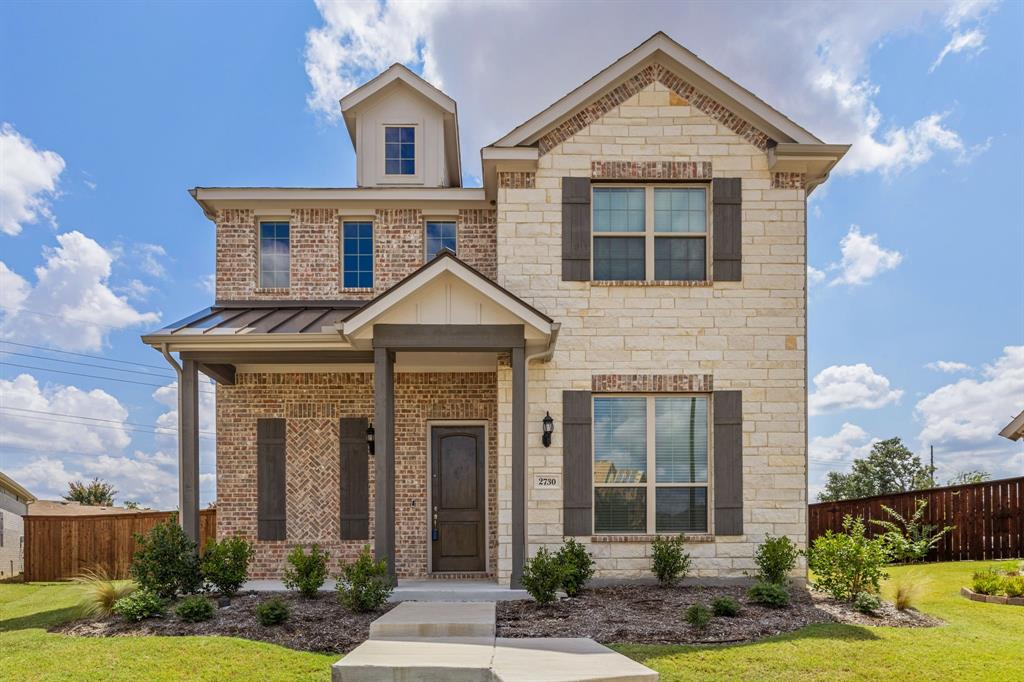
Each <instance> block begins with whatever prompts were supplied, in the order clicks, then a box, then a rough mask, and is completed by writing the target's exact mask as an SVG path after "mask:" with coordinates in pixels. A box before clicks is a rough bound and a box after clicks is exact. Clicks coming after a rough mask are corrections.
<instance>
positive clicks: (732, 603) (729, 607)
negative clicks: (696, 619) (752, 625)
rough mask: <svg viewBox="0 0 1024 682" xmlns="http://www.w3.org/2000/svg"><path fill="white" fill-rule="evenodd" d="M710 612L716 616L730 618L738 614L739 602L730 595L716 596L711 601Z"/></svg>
mask: <svg viewBox="0 0 1024 682" xmlns="http://www.w3.org/2000/svg"><path fill="white" fill-rule="evenodd" d="M711 612H712V613H713V614H715V615H716V616H724V617H726V618H732V617H733V616H738V615H740V603H739V602H738V601H736V600H735V599H733V598H732V597H716V598H715V599H714V600H713V601H712V602H711Z"/></svg>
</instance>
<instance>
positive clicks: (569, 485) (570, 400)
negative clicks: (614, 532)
mask: <svg viewBox="0 0 1024 682" xmlns="http://www.w3.org/2000/svg"><path fill="white" fill-rule="evenodd" d="M591 409H592V408H591V394H590V391H562V430H563V433H562V477H563V478H564V479H565V481H564V483H563V485H564V487H565V488H564V491H563V496H562V509H563V514H562V516H563V525H564V528H563V532H564V533H565V534H566V535H590V534H591V532H592V530H591V529H592V528H593V517H594V513H593V505H592V502H591V500H592V499H593V492H592V490H593V487H594V474H593V466H594V448H593V446H592V431H593V429H592V425H591V421H592V417H591V414H592V412H591Z"/></svg>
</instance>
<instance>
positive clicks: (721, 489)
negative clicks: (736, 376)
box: [713, 391, 743, 535]
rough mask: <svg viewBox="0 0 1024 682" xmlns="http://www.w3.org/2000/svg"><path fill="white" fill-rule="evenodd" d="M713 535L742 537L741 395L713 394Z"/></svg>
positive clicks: (738, 393)
mask: <svg viewBox="0 0 1024 682" xmlns="http://www.w3.org/2000/svg"><path fill="white" fill-rule="evenodd" d="M714 419H715V435H714V438H715V440H714V467H715V468H714V472H713V474H714V480H715V500H714V502H715V535H743V393H742V391H715V403H714Z"/></svg>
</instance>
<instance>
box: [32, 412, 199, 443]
mask: <svg viewBox="0 0 1024 682" xmlns="http://www.w3.org/2000/svg"><path fill="white" fill-rule="evenodd" d="M12 416H14V415H12ZM17 417H18V418H19V419H28V420H33V421H41V422H52V423H54V424H70V425H74V426H90V427H91V428H94V429H115V430H119V431H127V432H129V433H148V434H152V435H156V436H170V435H174V430H173V429H171V428H170V427H166V431H157V430H156V429H153V430H149V429H139V428H134V427H132V428H126V427H117V426H113V425H111V424H83V423H82V422H73V421H67V420H64V419H52V418H47V417H36V416H33V415H28V414H23V415H17ZM156 428H165V427H156ZM167 431H170V433H168V432H167ZM204 433H209V432H208V431H206V432H204ZM200 438H201V439H203V440H215V439H214V438H213V437H212V436H200Z"/></svg>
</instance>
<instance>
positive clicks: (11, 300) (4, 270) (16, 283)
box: [0, 261, 31, 315]
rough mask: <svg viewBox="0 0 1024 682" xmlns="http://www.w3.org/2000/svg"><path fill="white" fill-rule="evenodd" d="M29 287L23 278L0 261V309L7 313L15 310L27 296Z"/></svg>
mask: <svg viewBox="0 0 1024 682" xmlns="http://www.w3.org/2000/svg"><path fill="white" fill-rule="evenodd" d="M29 291H31V287H30V286H29V284H28V282H27V281H25V278H24V277H22V276H21V275H19V274H18V273H16V272H15V271H14V270H11V269H10V268H9V267H7V264H6V263H4V262H3V261H0V311H3V313H4V314H6V315H9V314H11V313H14V312H16V311H17V310H18V309H19V308H20V307H21V304H22V303H24V302H25V299H26V298H27V297H28V294H29Z"/></svg>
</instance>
